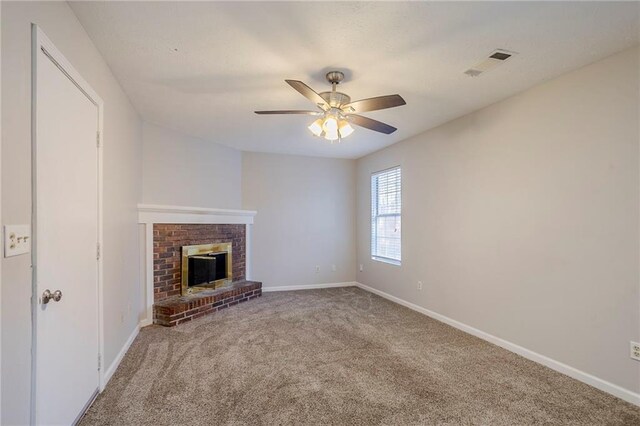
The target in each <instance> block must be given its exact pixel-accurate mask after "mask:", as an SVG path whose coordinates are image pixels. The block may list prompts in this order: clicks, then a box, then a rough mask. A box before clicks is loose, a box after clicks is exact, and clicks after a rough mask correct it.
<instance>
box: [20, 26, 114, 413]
mask: <svg viewBox="0 0 640 426" xmlns="http://www.w3.org/2000/svg"><path fill="white" fill-rule="evenodd" d="M31 41H32V49H31V201H32V206H31V215H32V218H31V235H32V240H31V243H32V246H31V263H32V282H31V286H32V290H31V294H32V296H31V325H32V327H31V329H32V335H31V340H32V347H31V423H32V424H33V423H35V422H36V420H37V419H36V397H37V392H36V390H37V383H36V365H37V363H36V361H37V359H36V356H37V326H38V323H37V308H38V297H39V294H38V289H37V250H36V249H37V244H38V235H37V233H36V229H37V227H36V225H37V222H36V220H37V215H36V213H37V188H36V173H37V158H36V157H37V146H38V145H37V143H38V141H37V117H36V113H37V94H38V91H37V89H38V88H37V75H38V65H39V64H38V62H39V61H40V60H41V59H39V58H40V55H39V52H40V51H41V50H42V51H43V52H44V53H45V55H46V56H48V57H49V59H50V60H52V61H53V62H54V63H55V64H56V65H57V67H58V68H59V69H60V71H62V72H63V73H64V74H65V75H66V76H67V77H68V78H69V79H70V80H71V81H72V82H73V83H74V84H75V85H76V86H77V87H78V89H79V90H80V91H82V92H83V93H84V94H85V96H87V98H89V100H90V101H91V102H92V103H93V104H95V105H96V106H97V108H98V135H96V136H97V140H96V145H97V149H96V154H97V159H96V161H97V162H98V165H97V166H98V218H97V220H98V241H97V243H98V244H99V248H98V247H96V250H100V252H99V255H98V256H97V262H98V277H97V279H98V330H97V333H98V353H97V354H96V356H97V357H98V359H96V362H97V363H99V365H98V367H99V370H98V390H99V392H102V391H103V390H104V387H105V380H104V379H105V376H104V371H105V368H104V296H103V294H104V292H103V258H104V250H103V247H104V245H103V216H104V214H103V164H102V163H103V147H104V137H103V135H104V132H103V122H104V121H103V118H104V102H103V100H102V98H101V97H100V96H99V95H98V94H97V93H96V92H95V91H94V90H93V88H92V87H91V86H90V85H89V83H87V81H86V80H85V79H84V78H82V76H81V75H80V73H79V72H78V71H77V70H76V69H75V68H74V67H73V65H71V63H70V62H69V61H68V60H67V59H66V58H65V56H64V55H63V54H62V53H61V52H60V51H59V50H58V49H57V48H56V47H55V45H54V44H53V43H52V42H51V40H50V39H49V38H48V37H47V36H46V34H45V33H44V32H43V31H42V30H41V29H40V27H38V25H36V24H31ZM80 414H81V413H80Z"/></svg>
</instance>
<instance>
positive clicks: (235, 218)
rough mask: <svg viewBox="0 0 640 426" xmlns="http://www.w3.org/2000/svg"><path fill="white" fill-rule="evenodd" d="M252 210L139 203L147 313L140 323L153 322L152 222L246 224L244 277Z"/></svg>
mask: <svg viewBox="0 0 640 426" xmlns="http://www.w3.org/2000/svg"><path fill="white" fill-rule="evenodd" d="M256 213H257V212H256V211H253V210H229V209H215V208H205V207H184V206H167V205H158V204H138V223H139V224H140V225H141V226H142V227H144V229H143V230H142V229H141V231H142V232H141V233H140V246H141V247H140V248H141V261H142V262H143V263H144V266H143V268H141V269H142V274H141V275H142V276H141V277H140V279H141V282H142V285H143V286H144V294H145V297H144V299H145V305H146V306H145V308H146V315H145V317H146V318H144V319H143V320H142V321H141V323H140V325H142V326H145V325H150V324H152V323H153V304H154V296H153V279H154V278H153V226H154V225H155V224H211V225H246V234H245V240H246V249H245V252H246V255H245V268H246V269H245V277H246V279H247V280H250V277H251V228H252V225H253V218H254V216H255V215H256Z"/></svg>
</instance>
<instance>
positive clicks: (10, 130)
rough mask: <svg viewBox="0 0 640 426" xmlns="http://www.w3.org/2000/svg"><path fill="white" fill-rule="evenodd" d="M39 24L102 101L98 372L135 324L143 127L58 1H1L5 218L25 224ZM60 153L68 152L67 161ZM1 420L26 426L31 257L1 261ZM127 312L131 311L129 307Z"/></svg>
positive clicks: (27, 220)
mask: <svg viewBox="0 0 640 426" xmlns="http://www.w3.org/2000/svg"><path fill="white" fill-rule="evenodd" d="M32 22H34V23H36V24H38V25H39V26H40V27H41V28H42V30H43V31H44V32H45V33H46V34H47V36H48V37H49V38H50V39H51V40H52V41H53V43H54V44H55V45H56V46H57V47H58V49H59V50H60V51H61V52H62V53H63V54H64V55H65V56H66V57H67V59H69V61H70V62H71V63H72V64H73V65H74V67H75V68H76V69H77V70H78V71H79V73H80V74H81V75H82V76H83V77H84V78H85V79H86V80H87V81H88V82H89V84H90V85H91V86H92V87H93V88H94V89H95V90H96V92H97V93H98V94H99V95H100V96H101V97H102V98H103V100H104V103H105V109H104V135H103V136H104V137H103V141H104V145H103V146H104V150H103V154H104V205H105V210H104V247H103V254H104V306H105V359H104V365H105V368H108V367H109V366H110V365H111V363H112V362H113V360H114V358H115V357H116V355H117V353H118V352H119V351H120V350H121V348H122V346H123V345H124V343H125V342H126V340H127V338H128V337H129V335H130V334H131V332H132V331H133V330H134V329H135V327H136V325H137V313H136V312H135V308H136V307H137V306H138V303H139V302H138V298H139V294H138V293H139V290H138V289H139V285H138V279H139V278H138V231H137V224H136V223H137V212H136V204H137V203H138V202H139V200H140V197H141V173H140V168H141V167H140V166H141V151H142V150H141V147H142V144H141V139H142V130H141V121H140V118H139V117H138V115H137V113H136V112H135V111H134V109H133V107H132V106H131V104H130V103H129V100H128V99H127V97H126V96H125V94H124V92H123V91H122V90H121V88H120V86H119V85H118V83H117V81H116V80H115V78H114V77H113V75H112V74H111V72H110V70H109V68H108V66H107V65H106V63H105V62H104V60H103V59H102V57H101V56H100V54H99V53H98V51H97V50H96V48H95V47H94V45H93V44H92V42H91V41H90V39H89V38H88V36H87V34H86V33H85V31H84V29H83V28H82V26H81V25H80V23H79V22H78V21H77V19H76V17H75V15H74V14H73V12H72V11H71V9H70V8H69V7H68V5H67V4H66V3H63V2H55V3H54V2H50V3H31V2H20V3H13V2H2V89H3V90H2V153H3V155H2V219H3V223H5V224H6V223H8V224H21V223H30V218H31V131H30V128H31V82H30V75H31V23H32ZM65 154H66V153H65ZM2 294H3V296H4V297H3V298H2V307H1V315H2V419H1V421H0V423H2V424H3V425H4V424H7V425H9V424H27V423H28V422H29V392H30V383H31V377H30V363H31V354H30V350H31V318H30V315H31V309H30V301H29V298H30V297H31V271H30V257H29V256H28V255H23V256H17V257H12V258H8V259H2ZM129 304H130V305H131V311H129V309H128V306H129Z"/></svg>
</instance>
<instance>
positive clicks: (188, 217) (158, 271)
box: [138, 204, 262, 326]
mask: <svg viewBox="0 0 640 426" xmlns="http://www.w3.org/2000/svg"><path fill="white" fill-rule="evenodd" d="M255 214H256V212H255V211H248V210H224V209H211V208H197V207H178V206H162V205H148V204H144V205H143V204H141V205H138V223H139V224H140V225H141V229H140V230H141V233H140V239H141V247H142V248H143V249H144V253H141V258H142V259H143V261H144V267H143V268H142V270H143V271H144V277H142V281H143V282H144V293H145V305H146V317H145V319H143V320H142V321H141V325H142V326H145V325H150V324H152V323H156V324H160V325H164V326H174V325H177V324H180V323H183V322H187V321H191V320H192V319H195V318H198V317H200V316H203V315H206V314H209V313H213V312H216V311H219V310H221V309H224V308H227V307H229V306H233V305H235V304H237V303H242V302H245V301H248V300H250V299H253V298H255V297H259V296H261V295H262V283H260V282H257V281H250V278H249V277H250V270H251V268H250V265H251V257H250V253H251V250H250V247H251V228H252V226H253V217H254V216H255ZM203 245H208V246H209V247H213V248H219V247H226V253H227V255H224V254H223V256H226V259H230V262H229V263H230V265H229V264H225V266H226V267H225V270H226V271H227V272H226V274H227V275H226V277H227V278H226V279H223V280H217V279H218V278H219V276H220V274H219V272H220V271H219V269H218V268H217V266H216V268H215V273H213V276H215V278H216V281H210V282H208V284H209V285H207V282H202V284H198V283H199V282H201V281H197V282H192V281H191V278H189V285H190V286H191V285H194V286H193V287H189V288H188V289H187V291H186V293H185V291H184V287H183V282H182V271H183V269H182V267H183V265H182V263H183V248H185V250H191V248H194V247H197V248H198V249H199V248H200V247H202V246H203ZM229 246H230V247H231V248H230V249H229ZM185 253H187V254H189V253H190V251H185ZM206 254H208V255H210V256H216V260H215V265H218V264H219V263H220V261H219V258H218V257H217V256H219V255H220V254H221V253H220V252H219V250H215V251H213V252H211V253H204V254H203V253H200V252H198V253H196V256H198V259H199V260H194V263H196V262H198V263H199V265H200V266H199V268H200V269H199V270H200V271H202V270H207V268H209V269H208V271H209V275H207V274H205V276H210V274H211V271H212V270H213V269H211V267H210V266H202V265H203V264H205V263H206V264H207V265H211V264H212V263H210V261H209V260H206V259H202V258H201V256H203V255H206ZM189 259H191V258H190V257H189ZM203 268H204V269H203ZM190 270H191V269H190ZM199 279H200V278H199ZM205 281H208V279H207V280H205ZM220 283H222V284H221V286H219V287H218V284H220ZM211 284H215V285H213V286H212V285H211ZM203 287H204V288H203Z"/></svg>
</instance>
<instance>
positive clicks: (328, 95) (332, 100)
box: [318, 92, 351, 108]
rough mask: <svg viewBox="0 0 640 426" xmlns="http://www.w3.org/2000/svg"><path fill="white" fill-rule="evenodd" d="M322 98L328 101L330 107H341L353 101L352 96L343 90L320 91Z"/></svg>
mask: <svg viewBox="0 0 640 426" xmlns="http://www.w3.org/2000/svg"><path fill="white" fill-rule="evenodd" d="M318 94H319V95H320V96H321V97H322V99H324V100H325V101H327V103H328V104H329V106H330V107H332V108H340V107H341V106H343V105H346V104H348V103H350V102H351V97H350V96H349V95H347V94H345V93H342V92H322V93H318Z"/></svg>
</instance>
